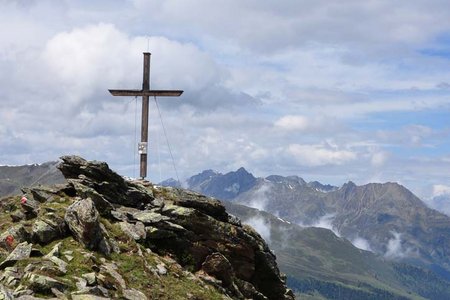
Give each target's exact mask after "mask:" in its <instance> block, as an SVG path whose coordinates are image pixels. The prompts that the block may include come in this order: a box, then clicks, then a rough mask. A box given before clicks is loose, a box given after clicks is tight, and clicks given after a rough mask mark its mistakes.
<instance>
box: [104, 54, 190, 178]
mask: <svg viewBox="0 0 450 300" xmlns="http://www.w3.org/2000/svg"><path fill="white" fill-rule="evenodd" d="M109 92H110V93H111V94H112V95H113V96H135V97H137V96H142V123H141V124H142V125H141V142H140V143H139V148H138V149H139V154H140V156H141V162H140V176H141V178H142V179H144V178H145V177H146V176H147V144H148V104H149V101H148V97H150V96H155V97H156V96H166V97H178V96H180V95H181V94H182V93H183V91H180V90H150V53H148V52H144V80H143V82H142V90H109Z"/></svg>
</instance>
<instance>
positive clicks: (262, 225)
mask: <svg viewBox="0 0 450 300" xmlns="http://www.w3.org/2000/svg"><path fill="white" fill-rule="evenodd" d="M244 223H246V224H248V225H250V226H252V227H253V228H254V229H255V230H256V232H258V233H259V234H260V235H261V236H262V237H263V238H264V240H265V241H266V242H267V243H270V242H271V240H270V229H271V226H270V223H268V222H266V221H265V220H264V219H263V218H262V217H259V216H256V217H253V218H250V219H247V220H245V221H244Z"/></svg>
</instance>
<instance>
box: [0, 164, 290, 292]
mask: <svg viewBox="0 0 450 300" xmlns="http://www.w3.org/2000/svg"><path fill="white" fill-rule="evenodd" d="M62 160H63V162H62V163H61V164H60V165H59V169H60V170H61V171H62V173H63V174H64V176H65V178H66V179H67V183H66V184H61V185H53V186H50V187H43V186H39V187H32V188H29V189H24V193H25V197H21V196H10V197H7V198H3V199H1V200H0V298H2V299H21V298H22V299H35V298H41V297H42V298H48V297H57V298H58V299H106V298H114V299H119V298H120V299H230V298H232V299H244V298H251V299H293V294H292V292H291V291H289V290H288V289H287V288H286V285H285V282H284V276H283V275H282V274H280V272H279V270H278V267H277V264H276V260H275V256H274V254H273V253H272V252H271V251H270V250H269V248H268V246H267V244H266V243H265V242H264V240H263V239H262V238H261V237H260V235H259V234H258V233H256V232H255V231H254V230H253V229H252V228H251V227H249V226H246V225H241V223H240V221H239V219H237V218H236V217H233V216H231V215H229V214H228V213H226V211H225V208H224V207H223V206H222V205H221V203H220V202H219V201H217V200H214V199H212V198H208V197H206V196H202V195H200V194H197V193H194V192H189V191H186V190H182V189H176V188H163V187H157V186H153V185H151V184H150V183H148V182H137V181H134V182H132V181H126V180H124V179H123V178H122V177H121V176H119V175H117V174H116V173H114V172H112V171H111V170H110V169H109V168H108V165H107V164H106V163H99V162H88V161H85V160H83V159H82V158H79V157H74V156H68V157H63V158H62ZM30 297H31V298H30ZM33 297H35V298H33Z"/></svg>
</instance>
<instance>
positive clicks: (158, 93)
mask: <svg viewBox="0 0 450 300" xmlns="http://www.w3.org/2000/svg"><path fill="white" fill-rule="evenodd" d="M109 92H110V93H111V94H112V95H113V96H158V97H164V96H166V97H178V96H180V95H181V94H183V91H180V90H148V91H144V90H109Z"/></svg>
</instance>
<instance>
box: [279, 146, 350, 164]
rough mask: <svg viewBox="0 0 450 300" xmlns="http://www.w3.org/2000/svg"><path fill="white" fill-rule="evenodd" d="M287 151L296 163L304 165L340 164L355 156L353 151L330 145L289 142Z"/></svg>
mask: <svg viewBox="0 0 450 300" xmlns="http://www.w3.org/2000/svg"><path fill="white" fill-rule="evenodd" d="M287 151H288V153H289V154H291V155H292V156H293V158H295V160H296V161H297V162H298V163H300V164H302V165H306V166H322V165H342V164H344V163H346V162H349V161H352V160H355V159H356V158H357V153H355V152H353V151H350V150H346V149H337V148H336V147H332V146H330V145H300V144H291V145H289V146H288V148H287Z"/></svg>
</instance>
